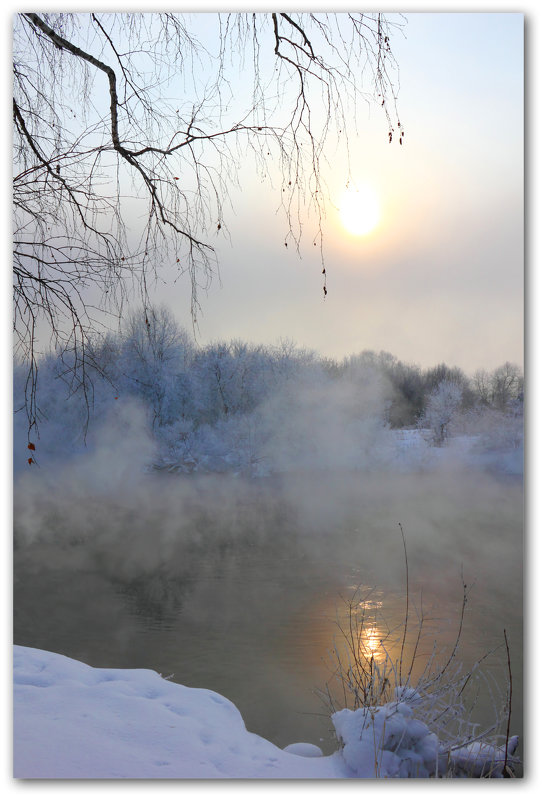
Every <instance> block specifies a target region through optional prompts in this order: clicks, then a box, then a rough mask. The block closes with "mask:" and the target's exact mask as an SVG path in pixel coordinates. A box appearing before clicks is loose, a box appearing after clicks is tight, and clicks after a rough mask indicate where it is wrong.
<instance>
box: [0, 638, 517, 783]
mask: <svg viewBox="0 0 545 802" xmlns="http://www.w3.org/2000/svg"><path fill="white" fill-rule="evenodd" d="M13 680H14V748H13V751H14V776H15V777H16V778H34V779H36V778H58V779H60V778H72V779H91V778H95V779H98V778H100V779H114V778H125V779H127V778H131V779H144V778H155V779H158V778H163V779H166V778H178V779H180V778H208V779H226V778H253V779H327V778H329V779H347V778H357V777H360V778H376V777H377V775H378V776H381V777H429V776H433V775H434V773H435V772H436V771H437V770H439V771H440V772H442V767H441V763H442V762H443V763H444V757H442V756H441V748H440V744H439V742H438V739H437V737H436V736H435V734H434V733H433V732H431V731H430V730H429V729H428V727H427V726H426V725H425V724H424V723H423V722H421V721H419V720H418V718H417V717H416V716H415V715H413V707H414V706H415V705H416V707H417V705H418V698H419V697H418V694H416V693H415V692H414V691H409V692H407V690H406V689H405V691H404V692H403V694H401V695H400V697H399V699H398V701H395V702H390V703H389V704H387V705H384V706H383V707H380V708H377V709H376V710H375V711H374V712H373V714H372V715H371V714H370V712H369V710H361V709H360V710H355V711H352V710H341V711H339V712H338V713H335V714H334V716H333V723H334V725H335V727H336V730H337V733H338V735H339V736H340V737H341V738H342V744H343V747H342V748H340V749H339V751H338V752H336V753H335V754H333V755H330V756H323V755H322V754H321V751H320V750H319V749H318V748H317V747H316V746H313V745H311V744H294V745H290V746H288V747H286V748H285V749H284V750H282V749H279V748H278V747H277V746H275V745H274V744H272V743H270V742H269V741H267V740H265V739H264V738H261V737H260V736H258V735H255V734H253V733H250V732H248V731H247V730H246V727H245V726H244V721H243V720H242V716H241V715H240V713H239V711H238V710H237V708H236V707H235V706H234V705H233V704H232V703H231V702H229V701H228V700H227V699H225V698H224V697H223V696H220V695H219V694H217V693H215V692H213V691H209V690H204V689H198V688H187V687H185V686H183V685H179V684H176V683H174V682H170V681H169V680H167V679H164V678H162V677H161V676H160V675H159V674H157V673H156V672H154V671H150V670H148V669H130V670H128V669H105V668H91V667H90V666H88V665H86V664H84V663H81V662H78V661H76V660H72V659H69V658H67V657H63V656H61V655H58V654H53V653H51V652H46V651H42V650H38V649H30V648H25V647H17V646H16V647H15V648H14V674H13ZM515 745H516V739H513V743H512V745H511V750H513V749H514V748H515ZM451 758H452V755H451ZM453 760H454V764H455V765H456V766H457V768H458V769H459V773H460V774H462V776H463V775H464V774H465V772H466V771H467V770H468V768H467V767H468V766H469V765H470V766H471V768H470V769H469V771H470V772H473V771H475V768H477V771H478V772H480V771H481V770H485V771H489V770H490V769H492V771H493V774H494V775H496V776H499V772H500V768H501V766H502V763H503V754H502V753H500V752H498V751H497V750H496V751H495V750H493V749H491V748H487V747H485V746H484V745H482V744H472V745H471V746H470V747H468V748H463V749H461V750H459V753H458V754H457V755H455V756H454V758H453Z"/></svg>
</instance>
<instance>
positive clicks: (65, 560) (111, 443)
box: [14, 406, 523, 746]
mask: <svg viewBox="0 0 545 802" xmlns="http://www.w3.org/2000/svg"><path fill="white" fill-rule="evenodd" d="M370 433H371V436H370V437H369V439H368V441H367V443H366V444H365V447H366V448H368V449H369V453H371V451H370V450H371V446H372V447H373V448H375V446H376V444H377V438H379V437H382V430H381V429H378V428H377V429H376V430H375V431H373V432H371V430H370ZM277 442H281V440H280V439H279V440H278V441H277ZM323 442H325V441H323ZM323 442H322V446H323ZM152 453H153V443H152V441H151V439H150V437H149V435H148V433H147V429H146V426H145V422H144V419H143V416H142V412H141V410H140V409H139V408H138V407H137V406H134V407H130V408H126V410H125V412H124V413H123V414H121V415H118V416H117V417H114V418H112V419H111V420H110V421H108V422H106V423H105V424H104V426H103V427H102V430H101V431H99V432H98V433H97V436H96V438H95V439H94V441H93V447H92V448H90V449H88V450H87V451H86V452H85V453H84V454H82V455H78V456H77V457H74V458H73V459H71V460H66V459H65V460H62V461H61V460H60V461H59V462H58V463H57V464H54V463H51V464H50V465H49V466H47V468H43V469H39V470H34V471H32V472H30V471H29V472H26V473H24V474H23V473H22V474H19V475H18V476H17V478H16V481H15V485H14V529H15V552H14V579H15V581H14V593H15V604H14V610H15V616H14V627H15V642H17V643H20V644H22V645H30V646H35V647H38V648H45V649H50V650H52V651H58V652H61V653H64V654H67V655H69V656H71V657H75V658H77V659H82V660H84V661H86V662H89V663H90V664H92V665H108V666H116V667H127V666H130V667H150V668H154V669H155V670H158V671H160V672H161V673H163V675H170V674H174V676H173V679H174V681H178V682H181V683H183V684H187V685H196V686H201V687H209V688H211V689H213V690H216V691H218V692H220V693H223V694H225V695H226V696H228V698H230V699H231V700H232V701H234V702H235V704H237V706H239V708H240V710H241V712H242V714H243V716H244V719H245V722H246V725H247V727H248V728H249V729H250V730H253V731H255V732H258V733H259V734H261V735H264V736H265V737H268V738H270V739H271V740H273V741H275V742H276V743H278V744H279V745H280V746H284V745H285V744H286V743H288V742H290V741H296V740H310V741H313V740H314V741H315V742H316V741H317V740H318V738H324V739H326V740H327V737H328V733H329V729H330V727H329V724H328V719H327V716H325V711H324V709H323V708H322V707H321V706H320V703H319V702H318V701H317V699H316V697H315V696H314V695H313V689H314V688H316V687H323V684H324V682H325V681H327V680H328V678H329V674H330V672H329V671H328V669H327V667H326V664H325V663H324V661H326V659H327V655H328V653H329V651H330V650H331V648H332V645H333V639H334V636H335V633H336V626H335V618H336V615H337V611H338V609H339V608H341V609H342V600H341V597H345V598H346V597H347V596H349V595H350V594H352V593H354V591H355V589H356V588H357V587H359V586H361V588H362V593H366V594H371V595H370V596H369V598H372V599H374V600H375V601H376V600H380V605H379V606H380V607H381V615H382V616H384V617H385V618H389V619H390V622H389V623H390V626H392V625H395V626H397V625H399V623H400V621H399V620H394V621H393V622H392V621H391V619H392V618H393V619H396V618H400V617H402V615H403V611H404V607H403V604H404V601H403V600H404V592H405V585H404V583H405V563H404V557H403V545H402V541H401V537H400V531H399V523H401V524H402V525H403V530H404V533H405V536H406V542H407V549H408V557H409V574H410V591H411V599H413V600H415V603H416V604H418V605H420V599H421V594H422V600H423V602H422V603H423V606H424V608H425V610H426V611H427V614H428V617H429V619H430V622H431V626H432V628H433V632H434V637H437V638H438V639H439V640H441V639H443V640H444V641H445V645H446V646H448V645H451V642H452V638H453V637H455V633H456V629H457V625H458V618H459V611H460V602H461V597H462V575H463V581H465V582H466V583H467V585H468V586H469V587H470V596H469V607H468V611H467V614H466V623H465V629H464V638H463V647H462V650H461V653H460V657H461V659H462V660H464V661H465V662H466V663H469V665H471V664H472V663H473V662H474V661H475V660H477V659H478V658H479V657H480V656H482V655H483V654H484V653H485V652H486V651H488V650H489V649H491V648H495V647H496V646H501V644H502V643H503V629H504V628H505V629H506V630H507V631H508V635H509V639H510V645H511V650H512V663H513V671H514V674H515V678H516V679H515V681H516V686H515V690H516V691H517V689H518V693H519V696H518V701H516V702H515V705H516V707H515V710H514V715H513V722H512V726H513V732H521V731H522V718H521V715H522V714H521V710H522V700H521V698H520V692H521V660H522V641H521V633H522V620H521V616H522V519H523V494H522V483H521V481H520V477H508V476H502V475H494V474H492V473H490V472H489V471H484V470H479V469H478V468H477V467H475V466H474V467H470V466H468V465H467V464H466V465H461V464H460V461H459V459H458V458H457V456H456V452H455V451H453V454H452V459H451V460H449V459H443V460H442V461H441V463H440V464H436V465H435V466H434V467H433V469H429V468H428V469H426V468H425V467H422V466H421V467H420V468H413V469H412V470H410V471H407V470H405V469H400V468H399V466H398V467H396V466H395V464H394V463H393V462H392V463H391V464H390V465H388V463H387V457H386V455H387V453H388V452H387V451H386V450H385V449H384V448H383V449H382V455H383V460H382V463H378V464H377V465H376V467H375V468H374V469H371V467H370V466H369V467H363V468H360V469H358V470H356V469H350V468H347V467H346V462H345V463H344V467H343V462H342V461H341V460H340V459H339V453H338V452H336V453H333V452H332V458H331V462H332V463H333V464H327V462H328V461H327V460H326V459H325V456H324V455H325V454H326V451H325V447H323V448H322V451H321V453H322V459H321V460H320V461H318V462H316V464H315V468H314V469H312V467H311V465H310V464H307V465H304V466H299V467H297V466H295V467H294V465H293V464H289V465H288V467H289V470H285V471H277V472H276V473H275V474H274V475H271V476H269V477H262V478H258V479H247V478H244V477H243V476H234V475H229V474H224V475H214V474H209V475H198V474H196V475H193V476H176V475H174V476H173V475H170V474H168V473H165V472H154V471H150V470H147V469H146V466H147V465H149V462H150V459H151V455H152ZM339 466H341V467H339ZM492 665H493V667H494V666H496V668H497V669H498V671H501V673H502V677H503V675H504V673H505V672H504V669H505V659H504V655H503V654H502V655H498V656H497V657H493V658H492ZM483 715H484V714H483Z"/></svg>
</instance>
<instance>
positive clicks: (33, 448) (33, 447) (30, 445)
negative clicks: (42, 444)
mask: <svg viewBox="0 0 545 802" xmlns="http://www.w3.org/2000/svg"><path fill="white" fill-rule="evenodd" d="M27 448H30V450H31V451H36V446H35V445H34V443H29V444H28V446H27Z"/></svg>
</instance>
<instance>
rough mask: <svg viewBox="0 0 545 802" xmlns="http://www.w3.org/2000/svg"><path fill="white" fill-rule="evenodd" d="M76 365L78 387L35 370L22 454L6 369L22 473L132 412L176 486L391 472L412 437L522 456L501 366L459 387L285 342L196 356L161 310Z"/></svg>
mask: <svg viewBox="0 0 545 802" xmlns="http://www.w3.org/2000/svg"><path fill="white" fill-rule="evenodd" d="M86 353H87V357H86V358H87V362H86V365H85V370H82V371H81V377H82V379H81V381H79V382H78V381H77V378H78V373H77V372H74V371H73V369H72V367H70V369H68V368H67V366H66V365H65V364H64V362H63V355H62V353H59V354H49V355H47V356H45V357H44V358H42V359H41V360H40V362H39V367H38V390H39V395H38V398H39V412H40V415H39V421H40V427H39V439H38V438H35V437H34V436H33V441H34V440H35V442H33V443H31V444H29V443H28V442H27V441H28V437H27V428H26V423H27V421H26V417H25V414H24V409H23V407H24V398H25V381H26V380H27V370H26V366H25V365H23V364H16V365H15V368H14V394H15V395H14V409H15V412H16V414H15V426H14V449H15V455H16V457H17V455H19V457H21V455H24V458H25V459H24V460H21V459H19V462H24V463H29V464H30V465H32V461H34V462H37V463H38V464H39V463H40V458H43V457H47V458H49V457H51V456H55V457H63V456H68V455H70V454H74V453H77V452H78V451H83V450H84V449H85V448H87V447H89V445H90V444H92V442H93V438H94V436H95V433H96V432H97V430H98V428H99V427H100V426H101V425H103V424H104V422H105V421H107V420H108V419H110V418H112V416H114V417H115V415H117V414H118V413H119V409H120V408H123V407H124V408H127V406H128V405H130V404H134V403H135V402H136V403H137V404H138V405H139V406H140V407H143V409H144V410H145V417H146V422H147V428H148V430H149V432H150V433H151V435H152V438H153V442H154V444H155V448H156V457H155V460H154V465H155V467H158V468H161V467H162V468H165V469H169V470H172V471H178V472H183V473H191V472H193V471H199V470H204V471H220V472H221V471H230V470H233V471H237V472H241V473H244V474H246V475H250V476H256V475H260V474H262V473H263V472H265V473H268V472H270V471H275V470H283V469H289V468H294V467H295V468H311V467H314V466H316V464H318V463H320V464H324V465H327V466H330V467H348V468H353V467H362V466H366V465H370V464H374V465H375V466H377V465H381V464H382V463H384V461H385V460H387V459H391V448H392V445H391V443H392V441H391V435H392V432H395V431H396V430H402V429H418V428H420V429H421V430H422V431H423V432H425V434H426V438H427V440H428V441H429V442H430V443H431V444H433V445H436V446H437V445H443V444H444V443H445V442H446V441H447V440H448V439H449V438H450V437H451V436H452V435H455V434H465V435H469V436H471V437H473V438H475V439H479V442H480V443H481V445H483V446H486V447H487V448H489V449H494V448H507V449H509V448H512V449H514V448H518V447H520V445H521V442H522V405H523V376H522V372H521V370H520V368H518V367H517V366H516V365H513V364H511V363H509V362H506V363H505V364H503V365H501V366H500V367H498V368H496V369H495V370H492V371H489V372H487V371H484V370H481V371H478V372H477V373H476V374H475V375H474V376H467V375H466V374H465V373H464V372H463V371H462V370H460V369H459V368H456V367H448V366H447V365H444V364H442V365H438V366H436V367H434V368H431V369H422V368H420V367H419V366H417V365H410V364H407V363H404V362H402V361H401V360H399V359H397V358H396V357H394V356H392V355H391V354H389V353H386V352H380V353H376V352H373V351H363V352H362V353H360V354H358V355H354V356H351V357H348V358H345V359H344V360H338V361H337V360H332V359H325V358H322V357H321V356H320V355H318V354H317V353H314V352H311V351H308V350H305V349H301V348H298V347H296V346H295V345H294V344H293V343H292V342H289V341H282V342H280V343H279V344H277V345H275V346H263V345H252V344H249V343H244V342H241V341H230V342H217V343H213V344H210V345H206V346H202V347H200V346H198V345H197V344H196V343H195V340H194V338H193V336H192V335H190V334H188V333H187V332H186V331H185V330H184V329H183V328H182V327H180V326H179V325H178V323H177V322H176V320H175V318H174V317H173V315H172V314H171V313H170V311H169V310H168V309H166V308H164V307H159V308H154V309H150V310H148V311H147V312H145V313H141V312H134V313H132V314H131V315H130V316H129V317H128V318H127V319H126V320H125V322H124V325H123V327H122V329H121V330H120V332H119V333H118V334H108V335H105V336H102V337H101V338H100V339H95V340H94V341H92V342H90V343H88V346H87V352H86ZM29 445H31V446H34V447H33V448H31V449H30V451H28V450H27V449H28V446H29ZM16 464H17V459H16Z"/></svg>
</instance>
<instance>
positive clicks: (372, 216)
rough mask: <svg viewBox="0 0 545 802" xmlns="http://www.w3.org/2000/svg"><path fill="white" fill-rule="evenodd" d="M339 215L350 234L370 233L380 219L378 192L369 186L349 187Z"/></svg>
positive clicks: (342, 199)
mask: <svg viewBox="0 0 545 802" xmlns="http://www.w3.org/2000/svg"><path fill="white" fill-rule="evenodd" d="M339 216H340V218H341V222H342V224H343V226H344V227H345V229H346V230H347V231H348V232H349V233H350V234H354V235H355V236H357V237H362V236H364V235H365V234H369V233H370V232H371V231H372V230H373V229H374V228H375V227H376V226H377V224H378V222H379V220H380V207H379V202H378V198H377V196H376V193H375V192H374V191H373V190H372V189H371V187H369V186H363V187H360V188H359V189H356V188H353V187H349V188H348V189H347V190H346V191H345V192H344V194H343V196H342V198H341V203H340V207H339Z"/></svg>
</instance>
